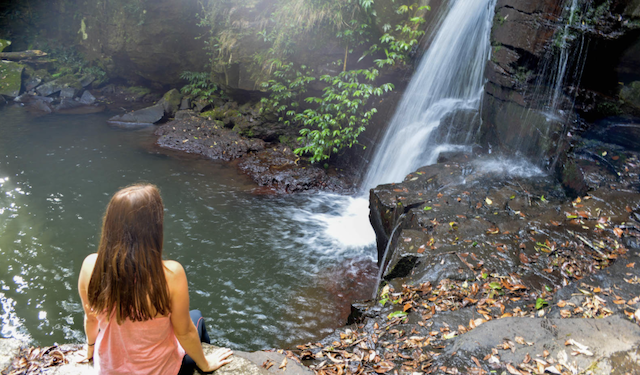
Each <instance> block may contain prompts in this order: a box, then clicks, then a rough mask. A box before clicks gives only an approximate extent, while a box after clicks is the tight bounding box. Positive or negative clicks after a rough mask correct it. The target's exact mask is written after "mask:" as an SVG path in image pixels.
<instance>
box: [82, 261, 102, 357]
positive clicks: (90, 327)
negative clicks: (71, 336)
mask: <svg viewBox="0 0 640 375" xmlns="http://www.w3.org/2000/svg"><path fill="white" fill-rule="evenodd" d="M96 257H97V254H91V255H89V256H87V257H86V258H85V259H84V262H82V268H81V269H80V277H78V293H80V299H81V300H82V308H83V310H84V333H85V334H86V335H87V359H91V358H93V349H94V348H95V347H94V345H95V343H96V338H97V337H98V319H97V318H96V315H95V314H94V313H93V311H91V308H90V307H89V298H88V296H87V295H88V294H87V290H88V288H89V280H90V279H91V274H92V273H93V268H94V266H95V264H96Z"/></svg>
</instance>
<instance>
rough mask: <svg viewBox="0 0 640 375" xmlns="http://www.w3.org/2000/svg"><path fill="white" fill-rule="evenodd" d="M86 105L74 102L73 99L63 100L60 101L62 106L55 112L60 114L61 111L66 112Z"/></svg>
mask: <svg viewBox="0 0 640 375" xmlns="http://www.w3.org/2000/svg"><path fill="white" fill-rule="evenodd" d="M84 105H85V104H83V103H80V102H79V101H76V100H73V99H72V98H62V100H60V104H58V105H57V106H55V111H56V112H60V111H66V110H70V109H76V108H79V107H83V106H84Z"/></svg>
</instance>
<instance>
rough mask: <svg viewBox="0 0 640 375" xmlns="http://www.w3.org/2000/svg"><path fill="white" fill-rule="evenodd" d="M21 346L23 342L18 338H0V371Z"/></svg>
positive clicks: (8, 363)
mask: <svg viewBox="0 0 640 375" xmlns="http://www.w3.org/2000/svg"><path fill="white" fill-rule="evenodd" d="M23 346H24V343H23V342H22V341H20V340H15V339H3V338H0V371H2V370H4V369H5V368H7V367H8V366H9V365H10V364H11V362H12V361H13V358H15V357H16V356H17V355H18V353H19V352H20V348H21V347H23Z"/></svg>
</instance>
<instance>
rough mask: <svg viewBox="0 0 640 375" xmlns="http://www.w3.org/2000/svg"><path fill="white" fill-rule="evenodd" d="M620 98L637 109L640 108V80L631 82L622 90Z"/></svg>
mask: <svg viewBox="0 0 640 375" xmlns="http://www.w3.org/2000/svg"><path fill="white" fill-rule="evenodd" d="M620 99H622V100H623V101H624V102H625V103H626V104H628V105H630V106H632V107H633V108H635V109H640V81H635V82H631V83H630V84H628V85H625V86H624V87H623V88H622V89H621V90H620Z"/></svg>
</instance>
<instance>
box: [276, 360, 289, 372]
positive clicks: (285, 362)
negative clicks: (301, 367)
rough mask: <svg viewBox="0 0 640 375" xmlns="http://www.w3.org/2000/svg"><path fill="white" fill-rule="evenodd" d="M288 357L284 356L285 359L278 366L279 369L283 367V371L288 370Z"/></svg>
mask: <svg viewBox="0 0 640 375" xmlns="http://www.w3.org/2000/svg"><path fill="white" fill-rule="evenodd" d="M287 363H288V361H287V357H284V359H283V360H282V363H280V366H278V368H279V369H283V371H286V369H287Z"/></svg>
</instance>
